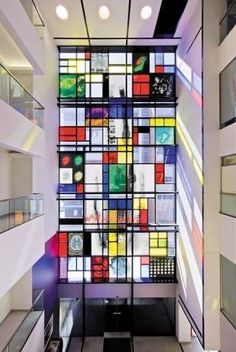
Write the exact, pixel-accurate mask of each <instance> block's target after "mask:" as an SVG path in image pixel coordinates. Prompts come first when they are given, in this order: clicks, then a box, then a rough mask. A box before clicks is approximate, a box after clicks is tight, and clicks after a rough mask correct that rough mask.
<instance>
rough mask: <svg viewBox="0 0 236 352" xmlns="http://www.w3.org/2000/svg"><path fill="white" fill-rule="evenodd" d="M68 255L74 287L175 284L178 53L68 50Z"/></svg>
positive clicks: (63, 175) (63, 84)
mask: <svg viewBox="0 0 236 352" xmlns="http://www.w3.org/2000/svg"><path fill="white" fill-rule="evenodd" d="M59 71H60V77H59V98H58V102H59V111H60V127H59V146H58V151H59V168H60V169H59V187H58V201H59V214H60V215H59V233H58V237H59V257H60V259H59V260H60V279H61V280H63V281H66V282H67V281H68V282H83V281H84V282H88V283H89V282H131V281H132V282H172V281H175V248H176V226H175V222H176V211H175V205H176V199H175V198H176V180H175V179H176V170H175V164H176V145H175V107H176V98H175V51H174V49H173V48H170V47H169V48H159V47H157V48H149V47H147V48H139V47H137V48H132V49H131V48H111V47H109V48H102V49H101V48H81V47H61V48H59Z"/></svg>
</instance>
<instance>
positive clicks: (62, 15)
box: [56, 5, 69, 20]
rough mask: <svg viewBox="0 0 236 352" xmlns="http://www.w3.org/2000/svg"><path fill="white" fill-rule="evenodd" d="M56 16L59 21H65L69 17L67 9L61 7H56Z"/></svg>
mask: <svg viewBox="0 0 236 352" xmlns="http://www.w3.org/2000/svg"><path fill="white" fill-rule="evenodd" d="M56 14H57V16H58V17H59V18H60V19H61V20H66V19H67V18H68V16H69V14H68V11H67V9H66V8H65V7H64V6H62V5H58V6H57V7H56Z"/></svg>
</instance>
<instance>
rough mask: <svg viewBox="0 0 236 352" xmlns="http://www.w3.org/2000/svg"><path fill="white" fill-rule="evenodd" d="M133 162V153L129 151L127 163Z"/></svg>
mask: <svg viewBox="0 0 236 352" xmlns="http://www.w3.org/2000/svg"><path fill="white" fill-rule="evenodd" d="M132 162H133V157H132V153H130V152H129V153H128V156H127V163H128V164H132Z"/></svg>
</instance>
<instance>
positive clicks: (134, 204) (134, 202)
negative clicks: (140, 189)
mask: <svg viewBox="0 0 236 352" xmlns="http://www.w3.org/2000/svg"><path fill="white" fill-rule="evenodd" d="M133 208H134V209H139V198H134V200H133Z"/></svg>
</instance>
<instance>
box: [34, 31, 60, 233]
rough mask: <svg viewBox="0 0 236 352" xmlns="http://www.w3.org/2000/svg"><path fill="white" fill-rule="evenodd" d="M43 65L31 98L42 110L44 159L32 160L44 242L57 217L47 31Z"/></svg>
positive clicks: (52, 66)
mask: <svg viewBox="0 0 236 352" xmlns="http://www.w3.org/2000/svg"><path fill="white" fill-rule="evenodd" d="M43 40H44V46H45V48H46V65H45V75H44V76H34V81H33V85H34V96H35V97H36V98H37V99H38V100H39V101H40V102H41V103H42V105H43V106H44V108H45V111H44V116H45V143H46V153H45V159H40V158H34V160H33V191H34V192H43V193H44V212H45V225H46V227H45V240H48V239H49V238H50V237H51V236H52V235H54V234H55V233H56V231H57V228H58V215H57V200H56V198H57V197H56V192H57V184H58V165H57V144H58V108H57V95H58V57H57V48H56V46H55V43H54V41H53V38H52V36H51V35H50V33H49V31H48V29H47V28H46V29H45V33H44V39H43Z"/></svg>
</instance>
